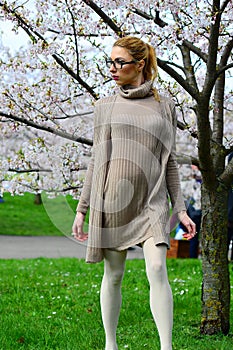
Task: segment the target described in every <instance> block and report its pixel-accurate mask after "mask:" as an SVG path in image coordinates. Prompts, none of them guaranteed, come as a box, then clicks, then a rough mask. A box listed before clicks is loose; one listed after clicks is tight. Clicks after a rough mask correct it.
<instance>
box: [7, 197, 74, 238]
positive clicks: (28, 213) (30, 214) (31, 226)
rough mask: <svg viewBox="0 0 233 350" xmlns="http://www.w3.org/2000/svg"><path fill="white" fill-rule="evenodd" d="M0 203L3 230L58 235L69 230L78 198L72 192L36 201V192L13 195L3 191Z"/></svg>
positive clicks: (11, 233) (34, 234) (12, 232)
mask: <svg viewBox="0 0 233 350" xmlns="http://www.w3.org/2000/svg"><path fill="white" fill-rule="evenodd" d="M3 198H4V203H0V222H1V226H0V234H4V235H25V236H28V235H29V236H30V235H33V236H40V235H41V236H43V235H46V236H55V235H59V236H61V235H64V234H70V232H71V226H72V222H73V220H74V216H75V209H76V206H77V201H76V200H74V199H73V198H72V197H71V196H66V197H64V196H59V197H57V198H55V199H48V198H47V197H46V196H44V195H43V196H42V201H43V204H41V205H35V204H34V195H33V194H30V193H25V194H24V195H23V196H11V195H10V194H9V193H7V192H5V193H4V197H3Z"/></svg>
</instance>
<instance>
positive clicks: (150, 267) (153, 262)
mask: <svg viewBox="0 0 233 350" xmlns="http://www.w3.org/2000/svg"><path fill="white" fill-rule="evenodd" d="M143 252H144V256H145V261H146V273H147V277H148V281H149V284H150V307H151V312H152V315H153V317H154V320H155V323H156V325H157V328H158V332H159V337H160V343H161V350H171V349H172V326H173V299H172V292H171V288H170V285H169V282H168V276H167V267H166V253H167V246H166V245H165V244H163V245H158V246H156V245H155V244H154V240H153V238H149V239H148V240H147V241H145V242H144V244H143Z"/></svg>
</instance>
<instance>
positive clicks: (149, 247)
mask: <svg viewBox="0 0 233 350" xmlns="http://www.w3.org/2000/svg"><path fill="white" fill-rule="evenodd" d="M166 252H167V247H166V246H165V245H159V246H155V244H154V241H153V238H149V239H148V240H147V241H146V242H145V243H144V244H143V253H144V257H145V262H146V273H147V278H148V281H149V284H150V308H151V312H152V315H153V318H154V320H155V323H156V326H157V329H158V332H159V337H160V344H161V350H172V326H173V300H172V292H171V288H170V285H169V283H168V277H167V268H166ZM126 254H127V251H122V252H118V251H113V250H109V249H105V250H104V276H103V280H102V285H101V293H100V303H101V312H102V320H103V325H104V330H105V336H106V344H105V350H117V349H118V347H117V343H116V329H117V324H118V319H119V314H120V308H121V282H122V279H123V276H124V268H125V260H126Z"/></svg>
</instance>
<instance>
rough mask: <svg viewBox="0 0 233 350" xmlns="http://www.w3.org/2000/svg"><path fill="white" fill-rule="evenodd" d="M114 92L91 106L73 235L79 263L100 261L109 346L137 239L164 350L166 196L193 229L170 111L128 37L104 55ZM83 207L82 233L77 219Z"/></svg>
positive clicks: (168, 326)
mask: <svg viewBox="0 0 233 350" xmlns="http://www.w3.org/2000/svg"><path fill="white" fill-rule="evenodd" d="M106 63H107V66H108V67H109V70H110V73H111V75H112V79H114V80H115V82H116V84H117V85H118V86H119V93H118V94H115V95H113V96H110V97H107V98H103V99H101V100H100V101H98V102H97V103H96V105H95V118H94V147H93V155H92V159H91V160H90V164H89V167H88V172H87V175H86V179H85V184H84V187H83V191H82V195H81V198H80V201H79V204H78V207H77V215H76V217H75V220H74V224H73V228H72V230H73V235H74V236H75V238H76V239H77V240H79V241H85V240H86V239H87V238H88V247H87V256H86V261H87V262H93V263H95V262H99V261H101V260H103V259H104V276H103V280H102V286H101V297H100V298H101V312H102V319H103V325H104V329H105V335H106V343H105V350H117V349H118V348H117V341H116V329H117V324H118V318H119V313H120V307H121V282H122V278H123V274H124V267H125V259H126V253H127V249H128V248H129V247H131V246H133V245H140V246H141V247H142V249H143V252H144V257H145V263H146V273H147V277H148V281H149V285H150V307H151V311H152V314H153V318H154V320H155V323H156V325H157V328H158V332H159V336H160V343H161V350H171V349H172V324H173V300H172V293H171V288H170V286H169V283H168V277H167V268H166V252H167V249H168V248H169V234H170V224H169V202H168V197H170V200H171V203H172V207H173V213H176V214H177V216H178V219H179V220H180V221H181V222H182V224H183V225H184V226H185V227H186V228H187V233H185V234H184V236H185V238H187V239H191V238H192V237H193V236H194V235H195V234H196V228H195V224H194V223H193V222H192V220H191V219H190V218H189V216H188V215H187V213H186V208H185V205H184V201H183V199H182V195H181V189H180V184H179V175H178V170H177V164H176V160H175V155H174V150H175V132H176V115H175V108H174V104H173V102H172V101H171V100H169V99H167V98H164V97H162V96H160V95H159V94H158V92H157V90H156V89H155V88H154V87H153V81H154V79H155V77H156V76H157V61H156V56H155V51H154V49H153V47H152V46H151V45H149V44H147V43H145V42H144V41H142V40H140V39H138V38H136V37H124V38H121V39H118V40H117V41H116V42H115V43H114V45H113V48H112V52H111V58H109V59H108V60H107V61H106ZM89 207H90V218H89V230H88V234H86V233H84V232H83V222H84V217H85V214H86V212H87V209H88V208H89Z"/></svg>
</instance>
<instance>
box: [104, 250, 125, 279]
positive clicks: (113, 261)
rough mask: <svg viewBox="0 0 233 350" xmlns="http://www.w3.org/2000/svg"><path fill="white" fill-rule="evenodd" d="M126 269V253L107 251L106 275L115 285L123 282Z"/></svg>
mask: <svg viewBox="0 0 233 350" xmlns="http://www.w3.org/2000/svg"><path fill="white" fill-rule="evenodd" d="M124 270H125V254H122V253H119V252H116V251H114V253H113V252H112V251H110V252H109V251H108V252H107V253H105V261H104V275H105V278H107V279H108V281H109V282H110V283H111V284H113V285H118V284H120V283H121V281H122V279H123V276H124Z"/></svg>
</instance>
